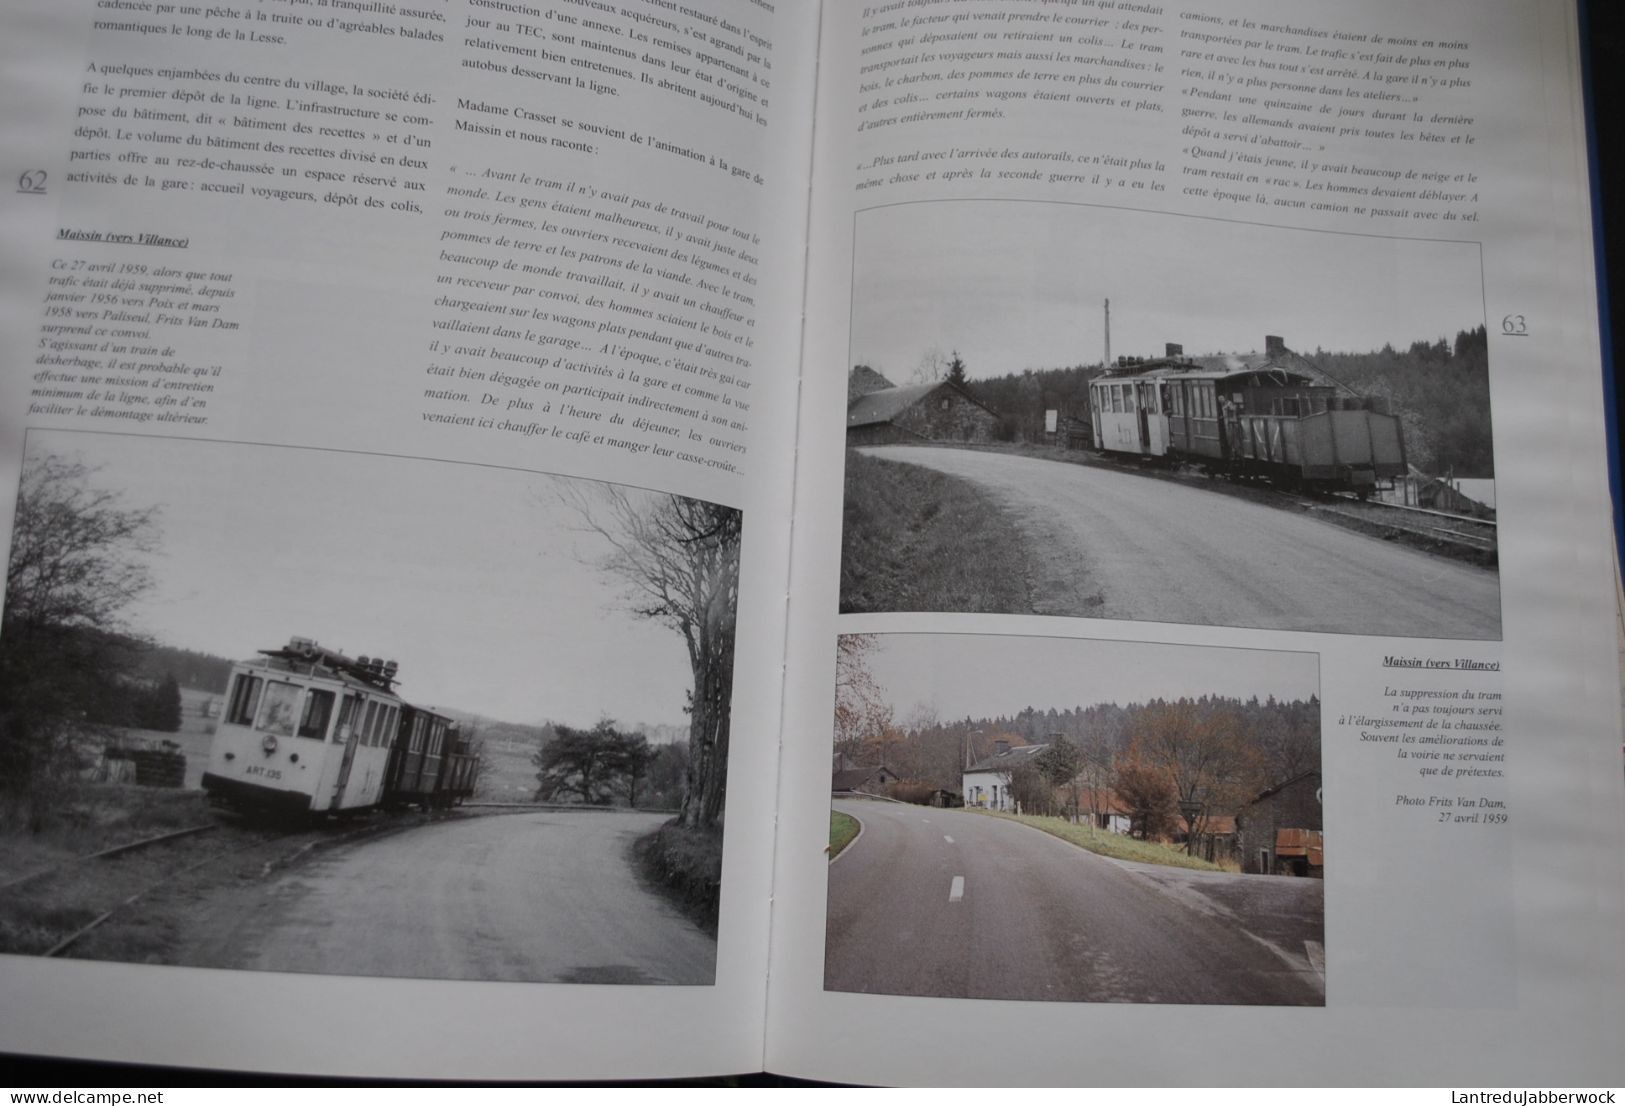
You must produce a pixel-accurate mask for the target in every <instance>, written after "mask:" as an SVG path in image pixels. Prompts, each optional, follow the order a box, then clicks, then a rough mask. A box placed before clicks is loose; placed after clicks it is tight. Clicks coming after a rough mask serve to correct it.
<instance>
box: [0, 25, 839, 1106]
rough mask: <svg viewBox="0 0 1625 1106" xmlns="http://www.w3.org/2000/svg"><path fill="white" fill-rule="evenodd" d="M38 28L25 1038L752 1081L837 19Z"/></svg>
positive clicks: (258, 1055) (26, 456)
mask: <svg viewBox="0 0 1625 1106" xmlns="http://www.w3.org/2000/svg"><path fill="white" fill-rule="evenodd" d="M6 24H7V32H8V33H7V35H6V36H5V40H4V43H3V45H0V72H3V73H4V74H5V77H4V96H3V97H0V104H3V107H0V150H3V151H4V156H3V157H0V163H3V164H4V166H5V173H6V174H7V175H8V176H7V179H8V181H9V182H10V186H9V187H8V188H7V189H6V190H5V196H4V198H3V199H0V239H3V242H4V246H3V256H4V258H5V261H4V263H3V264H0V312H3V315H4V325H3V327H0V334H3V335H4V338H3V341H4V351H5V355H4V359H3V361H0V549H5V550H7V551H8V554H9V556H8V572H7V590H6V596H5V603H6V607H5V611H4V623H3V626H0V886H3V887H4V888H5V890H4V894H3V895H0V953H3V954H5V955H0V991H3V992H4V994H5V995H6V1000H5V1002H4V1004H3V1008H0V1050H5V1051H13V1052H25V1053H35V1054H44V1055H61V1056H86V1057H95V1058H102V1059H110V1060H118V1061H124V1062H139V1063H153V1064H168V1065H183V1066H202V1067H222V1068H231V1069H246V1070H255V1069H273V1070H283V1071H292V1072H304V1073H311V1074H321V1075H334V1076H337V1075H363V1074H368V1075H385V1074H387V1075H391V1076H397V1077H403V1078H431V1077H435V1078H461V1079H514V1078H529V1079H538V1078H553V1079H560V1078H570V1079H575V1078H610V1077H620V1078H636V1077H645V1078H647V1077H657V1076H660V1077H683V1076H695V1075H701V1074H707V1073H713V1074H714V1073H720V1072H730V1071H743V1070H755V1069H756V1068H757V1067H758V1066H759V1065H760V1061H761V1055H762V1011H763V1006H764V1002H765V997H764V996H765V986H766V983H765V980H766V961H767V953H766V949H767V922H768V918H767V914H768V902H769V893H770V887H771V862H772V858H771V847H770V842H771V837H772V825H773V810H772V805H771V804H772V796H773V792H774V784H775V781H776V778H777V742H776V739H775V738H774V735H775V734H776V732H777V725H778V719H779V716H780V698H781V689H780V671H781V663H782V654H783V642H784V598H783V597H784V591H785V578H786V574H787V567H786V566H787V564H788V552H787V550H788V543H789V509H788V501H789V491H790V482H791V472H792V468H791V464H792V458H791V454H790V447H789V443H790V442H791V441H792V440H793V436H794V421H795V420H794V404H795V399H796V378H795V372H794V367H795V365H796V364H797V353H798V335H799V329H800V308H801V300H802V273H803V264H802V257H803V252H804V240H803V229H804V227H805V222H806V202H807V201H806V197H807V183H806V181H807V163H808V161H809V159H810V151H811V126H812V123H811V99H812V73H813V69H814V57H815V50H816V27H817V12H816V10H810V11H809V10H808V9H805V8H802V7H800V6H797V7H794V8H792V7H788V6H785V5H779V6H778V7H777V10H775V5H773V4H771V3H767V2H764V0H730V2H728V3H725V4H719V5H706V6H704V7H703V8H701V7H688V6H685V5H679V4H672V3H667V2H664V0H624V2H621V3H598V2H595V0H573V2H569V3H560V4H553V3H528V2H525V0H512V2H510V0H399V2H396V0H390V2H379V3H373V2H365V3H362V2H356V0H228V2H224V3H219V4H208V5H192V4H182V3H160V2H156V0H94V2H93V0H75V2H73V3H44V2H37V3H36V2H26V3H21V4H14V5H11V6H10V8H9V9H8V11H7V16H6Z"/></svg>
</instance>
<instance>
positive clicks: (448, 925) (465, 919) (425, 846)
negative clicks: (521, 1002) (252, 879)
mask: <svg viewBox="0 0 1625 1106" xmlns="http://www.w3.org/2000/svg"><path fill="white" fill-rule="evenodd" d="M668 817H669V816H668V815H664V814H643V813H634V812H630V811H614V812H611V811H581V812H551V813H537V814H513V815H503V816H495V817H483V818H471V819H467V820H465V821H453V822H442V823H438V824H436V825H431V826H425V827H421V828H418V829H413V830H408V831H406V832H404V833H398V834H394V835H391V836H388V837H383V838H380V839H378V840H374V841H368V842H365V843H362V844H360V845H356V846H353V847H343V848H339V849H335V850H334V851H333V852H332V853H331V854H329V855H325V856H319V857H316V858H313V859H312V860H310V861H307V862H306V863H305V864H303V865H301V866H300V867H298V868H295V869H293V870H291V871H290V873H289V874H288V875H286V876H284V877H283V878H282V879H281V880H279V881H278V882H277V884H276V885H275V886H274V887H273V889H272V894H271V897H270V899H269V901H267V902H265V903H264V904H263V906H262V909H260V910H259V911H258V913H257V915H256V917H255V918H254V919H253V920H252V921H251V922H249V923H248V924H247V925H246V926H245V927H244V928H243V931H241V932H239V933H238V934H236V936H235V938H234V940H235V944H236V945H237V947H238V948H240V949H241V950H242V959H241V961H240V962H239V963H238V964H237V965H235V966H239V967H246V968H258V969H263V970H266V971H282V972H321V973H327V974H334V975H383V976H406V977H415V978H434V979H481V980H513V981H518V980H523V981H532V982H552V983H678V984H696V985H708V984H710V983H711V982H712V981H713V978H714V976H715V965H716V941H715V940H714V939H713V938H711V937H709V936H708V935H706V934H705V933H704V932H703V931H702V930H701V929H699V927H697V926H695V925H694V924H693V923H692V922H690V921H689V920H688V919H686V918H685V917H683V916H682V915H681V914H680V913H678V911H677V910H676V909H675V908H674V907H673V906H671V905H670V904H669V903H667V902H666V901H665V900H664V899H663V898H661V897H660V896H659V895H658V894H656V893H654V892H652V891H650V890H648V889H646V888H645V887H643V886H642V885H641V884H640V883H639V882H638V879H637V877H636V875H635V874H634V872H633V870H632V867H631V865H630V863H629V858H628V855H627V851H628V848H629V847H630V845H631V843H632V842H633V841H634V840H636V839H637V838H638V837H639V836H641V835H643V834H645V833H648V832H649V831H651V830H653V829H655V828H656V827H658V826H659V825H661V824H662V823H663V822H665V821H666V820H667V819H668Z"/></svg>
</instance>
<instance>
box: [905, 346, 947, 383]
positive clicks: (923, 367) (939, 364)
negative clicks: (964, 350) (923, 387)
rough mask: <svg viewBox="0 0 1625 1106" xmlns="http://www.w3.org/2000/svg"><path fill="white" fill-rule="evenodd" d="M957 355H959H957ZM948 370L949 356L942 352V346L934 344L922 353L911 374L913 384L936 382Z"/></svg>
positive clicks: (910, 379) (910, 380)
mask: <svg viewBox="0 0 1625 1106" xmlns="http://www.w3.org/2000/svg"><path fill="white" fill-rule="evenodd" d="M956 356H957V355H956ZM947 371H948V358H947V356H946V355H944V354H943V352H942V347H941V346H932V347H931V348H930V349H928V350H926V351H925V352H924V353H922V354H920V360H919V361H918V363H916V364H915V366H914V371H913V372H912V373H910V374H909V378H908V379H909V382H910V383H912V384H935V383H936V382H937V381H939V380H941V379H942V378H943V375H944V374H946V373H947Z"/></svg>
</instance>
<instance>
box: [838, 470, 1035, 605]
mask: <svg viewBox="0 0 1625 1106" xmlns="http://www.w3.org/2000/svg"><path fill="white" fill-rule="evenodd" d="M840 609H841V612H842V613H844V614H854V613H863V612H868V611H1001V612H1017V613H1021V612H1028V611H1031V610H1032V596H1031V590H1030V585H1029V565H1028V557H1027V552H1026V550H1025V548H1024V547H1023V545H1022V539H1021V535H1020V532H1019V531H1018V530H1017V529H1016V527H1015V526H1014V525H1013V524H1012V523H1011V522H1010V521H1009V519H1008V518H1007V517H1006V516H1005V514H1004V513H1003V511H1002V510H1001V508H1000V507H999V505H998V503H997V501H996V500H994V499H993V498H992V497H991V496H988V495H986V494H984V493H983V492H981V491H979V490H977V489H976V488H975V487H974V486H972V485H971V484H969V483H967V482H966V481H963V480H959V479H956V478H955V477H951V476H947V475H944V474H943V473H940V472H934V471H932V470H931V469H927V468H924V467H922V466H919V465H910V464H905V463H903V462H899V461H890V460H880V459H879V458H875V457H866V456H864V455H863V454H861V453H859V452H857V451H856V450H851V449H849V450H847V451H846V495H845V507H844V512H843V521H842V529H841V598H840Z"/></svg>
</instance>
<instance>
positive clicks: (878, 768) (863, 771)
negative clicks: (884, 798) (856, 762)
mask: <svg viewBox="0 0 1625 1106" xmlns="http://www.w3.org/2000/svg"><path fill="white" fill-rule="evenodd" d="M897 778H898V777H897V773H896V772H893V771H892V770H891V769H890V768H887V767H886V766H885V765H884V764H870V765H861V766H859V767H856V768H841V767H838V768H836V769H834V770H833V771H832V772H831V773H830V781H829V789H830V790H831V791H834V792H845V793H848V794H851V793H856V794H861V795H884V794H885V793H886V785H887V784H892V783H896V782H897Z"/></svg>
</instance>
